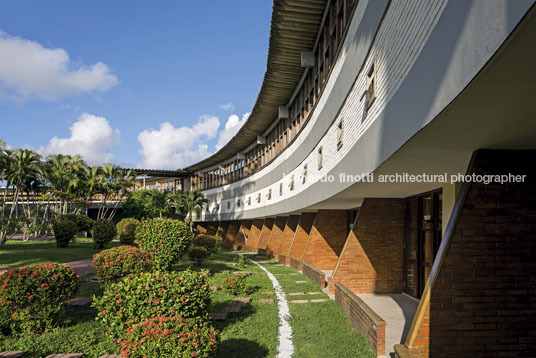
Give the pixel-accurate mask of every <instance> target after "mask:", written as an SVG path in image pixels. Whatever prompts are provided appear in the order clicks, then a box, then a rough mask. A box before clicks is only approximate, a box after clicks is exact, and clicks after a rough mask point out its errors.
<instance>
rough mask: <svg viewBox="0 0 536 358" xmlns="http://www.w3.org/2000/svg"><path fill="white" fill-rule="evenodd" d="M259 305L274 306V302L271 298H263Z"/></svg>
mask: <svg viewBox="0 0 536 358" xmlns="http://www.w3.org/2000/svg"><path fill="white" fill-rule="evenodd" d="M259 303H268V304H273V303H274V300H273V299H271V298H261V299H259Z"/></svg>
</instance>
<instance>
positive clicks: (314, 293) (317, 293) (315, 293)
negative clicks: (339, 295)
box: [307, 291, 324, 295]
mask: <svg viewBox="0 0 536 358" xmlns="http://www.w3.org/2000/svg"><path fill="white" fill-rule="evenodd" d="M322 293H324V292H320V291H319V292H307V294H308V295H320V294H322Z"/></svg>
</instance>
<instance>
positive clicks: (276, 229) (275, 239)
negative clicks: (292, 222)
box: [266, 216, 288, 257]
mask: <svg viewBox="0 0 536 358" xmlns="http://www.w3.org/2000/svg"><path fill="white" fill-rule="evenodd" d="M287 221H288V216H278V217H277V218H276V219H275V221H274V226H273V227H272V234H271V236H270V240H269V241H268V247H267V250H266V253H267V255H268V256H269V257H277V249H278V248H279V245H280V244H281V240H282V239H283V231H284V230H285V226H286V224H287Z"/></svg>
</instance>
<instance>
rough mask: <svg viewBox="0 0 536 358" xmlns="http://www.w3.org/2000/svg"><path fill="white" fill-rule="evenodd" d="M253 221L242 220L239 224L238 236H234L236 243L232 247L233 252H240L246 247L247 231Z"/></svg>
mask: <svg viewBox="0 0 536 358" xmlns="http://www.w3.org/2000/svg"><path fill="white" fill-rule="evenodd" d="M252 224H253V220H242V222H241V223H240V228H239V229H238V234H237V235H236V241H235V244H234V245H233V249H234V250H241V249H244V248H245V247H246V237H248V236H249V231H250V229H251V225H252Z"/></svg>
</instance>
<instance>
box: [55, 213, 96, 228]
mask: <svg viewBox="0 0 536 358" xmlns="http://www.w3.org/2000/svg"><path fill="white" fill-rule="evenodd" d="M61 219H66V220H71V221H72V222H74V223H75V224H76V227H77V228H78V232H83V231H85V232H90V231H91V230H92V229H93V225H95V220H93V219H92V218H90V217H88V216H87V215H82V214H64V215H62V216H61Z"/></svg>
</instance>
